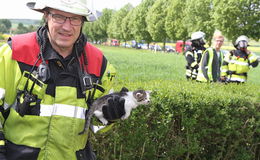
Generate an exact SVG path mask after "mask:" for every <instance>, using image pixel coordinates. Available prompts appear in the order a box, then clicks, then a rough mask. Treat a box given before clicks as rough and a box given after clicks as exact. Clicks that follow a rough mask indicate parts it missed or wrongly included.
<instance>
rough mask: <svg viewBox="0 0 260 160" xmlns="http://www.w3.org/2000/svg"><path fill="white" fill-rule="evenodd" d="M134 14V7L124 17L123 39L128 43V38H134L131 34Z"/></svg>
mask: <svg viewBox="0 0 260 160" xmlns="http://www.w3.org/2000/svg"><path fill="white" fill-rule="evenodd" d="M132 14H133V9H132V10H131V11H130V12H128V14H127V15H126V16H125V18H123V21H122V34H123V35H122V36H123V40H124V42H125V43H126V41H127V40H131V39H133V35H132V34H131V31H130V30H131V28H132V27H131V24H130V21H131V18H132Z"/></svg>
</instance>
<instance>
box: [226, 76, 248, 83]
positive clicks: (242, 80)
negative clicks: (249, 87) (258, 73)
mask: <svg viewBox="0 0 260 160" xmlns="http://www.w3.org/2000/svg"><path fill="white" fill-rule="evenodd" d="M228 80H230V81H239V82H245V81H246V79H243V78H239V77H231V78H228Z"/></svg>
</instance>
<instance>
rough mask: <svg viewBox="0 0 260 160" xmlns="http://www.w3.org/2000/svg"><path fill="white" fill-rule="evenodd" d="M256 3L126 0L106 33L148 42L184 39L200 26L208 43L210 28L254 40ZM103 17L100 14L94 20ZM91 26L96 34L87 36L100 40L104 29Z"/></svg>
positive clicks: (241, 0) (244, 0)
mask: <svg viewBox="0 0 260 160" xmlns="http://www.w3.org/2000/svg"><path fill="white" fill-rule="evenodd" d="M259 3H260V2H259V1H258V0H251V1H248V0H239V1H237V0H202V1H201V0H182V1H181V0H143V1H142V2H141V3H140V4H139V5H138V6H137V7H135V8H133V7H132V6H130V5H129V4H128V5H126V6H124V7H123V8H121V9H120V10H118V11H114V13H113V15H112V17H111V23H109V24H108V27H107V29H106V33H107V34H108V37H109V38H116V39H119V40H124V41H125V40H127V39H130V38H133V40H135V41H137V42H144V41H145V42H146V43H148V44H149V43H151V42H165V41H168V40H170V41H172V40H173V41H176V40H187V39H188V38H189V36H190V34H191V33H192V32H195V31H198V30H201V31H203V32H205V33H206V40H207V42H208V43H209V45H210V44H211V39H212V37H213V33H214V31H216V30H220V31H221V32H222V33H223V35H224V36H225V37H227V38H228V39H230V40H234V39H235V38H236V37H238V36H239V35H242V34H244V35H247V36H248V37H249V38H251V39H254V40H256V41H258V40H259V38H260V37H259V36H260V34H259V31H260V29H259V28H260V23H259V16H260V12H259V7H260V4H259ZM130 11H131V13H130ZM104 19H106V18H102V16H101V18H100V20H98V21H104ZM95 23H96V22H95ZM95 27H96V28H95V29H91V32H97V33H98V34H96V33H92V36H90V37H91V39H95V40H101V39H102V40H104V39H105V37H107V36H105V37H102V38H101V39H100V33H103V34H105V32H100V29H99V28H98V27H99V26H95ZM84 30H87V29H86V27H85V29H84ZM94 36H96V37H95V38H94Z"/></svg>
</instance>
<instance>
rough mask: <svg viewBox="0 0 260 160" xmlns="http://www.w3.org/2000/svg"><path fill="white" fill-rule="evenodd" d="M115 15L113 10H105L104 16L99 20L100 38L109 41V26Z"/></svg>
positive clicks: (103, 11)
mask: <svg viewBox="0 0 260 160" xmlns="http://www.w3.org/2000/svg"><path fill="white" fill-rule="evenodd" d="M112 14H113V10H112V9H107V8H105V9H103V10H102V16H101V17H100V18H99V19H98V27H99V28H100V30H99V31H100V33H99V34H100V36H101V39H102V40H107V38H108V33H107V30H108V25H109V23H110V21H111V17H112Z"/></svg>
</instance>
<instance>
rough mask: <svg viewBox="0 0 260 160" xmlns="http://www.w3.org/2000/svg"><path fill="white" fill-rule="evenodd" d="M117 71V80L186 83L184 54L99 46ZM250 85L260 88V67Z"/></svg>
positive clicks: (251, 72) (252, 70)
mask: <svg viewBox="0 0 260 160" xmlns="http://www.w3.org/2000/svg"><path fill="white" fill-rule="evenodd" d="M97 47H98V48H99V49H101V50H102V51H103V52H104V54H105V56H106V57H107V59H108V60H109V61H110V63H112V64H113V65H114V67H115V68H116V70H117V80H118V81H122V83H126V82H143V83H145V82H149V81H153V80H160V81H161V80H167V81H168V80H169V81H186V78H185V64H186V61H185V57H184V56H183V55H182V54H175V53H170V54H169V53H164V52H156V53H155V52H153V51H150V50H137V49H129V48H120V47H109V46H97ZM248 74H249V76H248V82H247V83H249V84H251V83H252V84H257V85H259V86H260V65H259V66H258V67H256V68H252V69H251V70H250V71H249V73H248Z"/></svg>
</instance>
